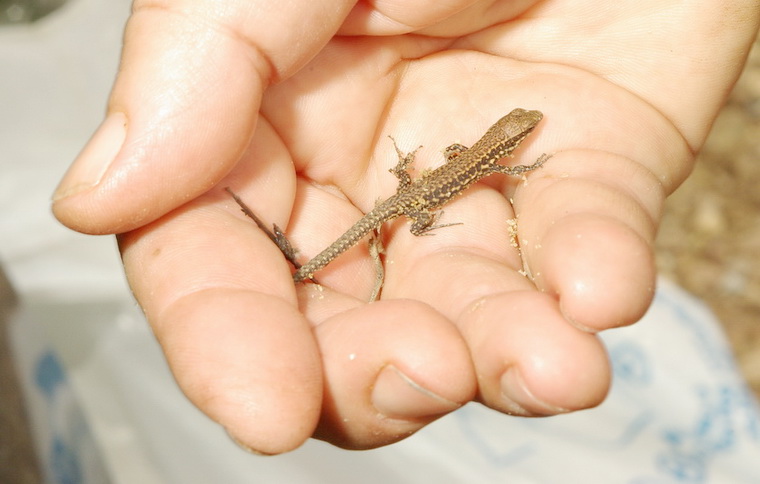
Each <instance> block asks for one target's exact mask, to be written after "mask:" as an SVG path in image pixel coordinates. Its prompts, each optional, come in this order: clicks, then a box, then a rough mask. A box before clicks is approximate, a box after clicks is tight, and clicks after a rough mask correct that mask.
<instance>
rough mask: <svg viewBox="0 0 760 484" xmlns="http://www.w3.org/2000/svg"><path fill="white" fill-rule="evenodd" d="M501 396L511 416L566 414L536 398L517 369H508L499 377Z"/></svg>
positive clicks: (560, 409)
mask: <svg viewBox="0 0 760 484" xmlns="http://www.w3.org/2000/svg"><path fill="white" fill-rule="evenodd" d="M500 383H501V395H502V398H503V402H504V403H505V405H506V407H507V411H508V412H509V413H510V414H512V415H522V416H539V415H556V414H559V413H566V412H568V410H567V409H564V408H560V407H557V406H554V405H550V404H548V403H546V402H543V401H541V400H539V399H538V398H536V396H535V395H533V393H532V392H531V391H530V390H528V387H527V385H525V381H524V380H523V378H522V375H521V374H520V371H519V370H518V369H517V368H514V367H512V368H510V369H508V370H507V371H506V372H504V375H502V377H501V382H500Z"/></svg>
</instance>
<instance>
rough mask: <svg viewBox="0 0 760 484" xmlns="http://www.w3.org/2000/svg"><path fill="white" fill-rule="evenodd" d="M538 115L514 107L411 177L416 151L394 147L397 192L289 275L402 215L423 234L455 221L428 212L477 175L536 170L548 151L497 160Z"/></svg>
mask: <svg viewBox="0 0 760 484" xmlns="http://www.w3.org/2000/svg"><path fill="white" fill-rule="evenodd" d="M541 118H543V114H541V112H540V111H526V110H525V109H515V110H513V111H512V112H510V113H509V114H507V115H506V116H504V117H503V118H501V119H500V120H498V121H497V122H496V123H495V124H494V125H493V126H491V127H490V128H488V131H486V133H485V134H484V135H483V137H482V138H480V139H479V140H478V141H477V142H476V143H475V144H474V145H472V147H470V148H467V147H465V146H462V145H459V144H453V145H451V146H449V147H448V148H446V151H445V156H446V163H445V164H443V165H441V166H440V167H438V168H436V169H435V170H432V171H429V172H425V173H423V175H422V176H421V177H420V178H418V179H416V180H414V181H412V179H411V176H410V175H409V173H408V172H407V168H408V166H409V164H410V163H412V161H413V160H414V154H415V152H416V150H415V151H414V152H412V153H409V154H407V155H402V153H401V152H400V151H399V149H398V147H396V152H397V153H398V155H399V161H398V164H397V165H396V167H395V168H392V169H391V170H389V171H390V172H391V173H393V174H394V175H395V176H396V178H398V180H399V184H398V189H397V191H396V193H395V194H394V195H392V196H391V197H390V198H388V199H387V200H385V201H384V202H380V203H379V204H378V205H377V206H375V208H373V209H372V210H371V211H370V212H368V213H367V214H366V215H365V216H364V217H362V218H361V219H359V221H358V222H356V223H355V224H354V225H353V226H352V227H351V228H350V229H348V230H347V231H346V232H345V233H344V234H343V235H341V236H340V237H338V240H336V241H335V242H333V243H332V244H330V246H328V247H327V248H326V249H325V250H323V251H322V252H320V253H319V254H317V255H316V256H315V257H314V258H313V259H311V260H310V261H308V262H307V263H305V264H304V265H302V266H300V267H298V266H297V265H296V268H297V270H296V272H295V273H294V274H293V280H294V281H295V282H301V281H303V280H305V279H311V278H312V275H313V274H314V273H315V272H317V271H318V270H320V269H322V268H324V267H325V266H326V265H327V264H329V263H330V262H332V260H333V259H335V258H336V257H338V256H339V255H340V254H342V253H343V252H345V251H346V250H348V249H349V248H351V247H352V246H354V245H355V244H357V243H358V242H359V241H360V240H361V239H362V238H364V236H366V235H367V234H369V233H370V232H372V231H374V230H377V229H379V228H380V226H382V224H383V223H385V222H387V221H389V220H392V219H394V218H396V217H398V216H400V215H406V216H407V217H408V218H410V219H412V225H411V227H410V231H411V232H412V233H413V234H414V235H423V234H425V233H426V232H429V231H430V230H433V229H436V228H439V227H445V226H447V225H455V224H442V225H437V224H436V222H437V220H438V218H439V217H440V214H441V212H432V211H433V210H435V209H437V208H439V207H441V206H443V205H444V204H445V203H447V202H448V201H449V200H451V199H452V198H454V197H456V196H457V195H459V194H461V193H462V192H463V191H464V190H465V189H466V188H467V187H469V186H470V185H472V184H473V183H475V182H477V181H478V180H480V179H481V178H484V177H486V176H488V175H491V174H493V173H503V174H505V175H520V174H522V173H525V172H528V171H531V170H535V169H536V168H538V167H539V166H541V165H542V164H543V163H544V162H545V161H546V160H547V159H548V158H549V157H548V156H547V155H541V157H540V158H539V159H538V160H536V162H535V163H533V164H532V165H518V166H514V167H509V166H504V165H500V164H498V161H499V160H501V159H502V158H504V157H507V156H510V154H511V153H512V152H513V151H514V150H515V148H517V147H518V146H519V145H520V143H522V141H523V140H524V139H525V137H526V136H528V134H530V132H531V131H533V129H534V128H535V127H536V125H537V124H538V122H539V121H541ZM391 139H392V138H391ZM394 146H395V141H394ZM418 149H419V148H418ZM277 239H279V240H282V239H284V236H281V234H280V235H278V236H277ZM273 240H274V239H273ZM283 242H284V240H283ZM275 243H277V244H278V246H280V249H281V250H283V253H286V255H287V251H292V248H291V247H290V245H289V244H286V245H285V246H283V245H281V243H280V242H275Z"/></svg>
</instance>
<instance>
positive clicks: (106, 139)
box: [53, 113, 127, 200]
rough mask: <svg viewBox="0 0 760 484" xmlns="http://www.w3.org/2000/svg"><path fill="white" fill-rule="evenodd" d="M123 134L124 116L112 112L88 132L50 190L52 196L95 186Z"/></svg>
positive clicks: (55, 196)
mask: <svg viewBox="0 0 760 484" xmlns="http://www.w3.org/2000/svg"><path fill="white" fill-rule="evenodd" d="M126 136H127V117H126V116H125V115H124V114H123V113H112V114H110V115H108V117H107V118H106V119H105V120H104V121H103V123H102V124H101V125H100V127H99V128H98V129H97V131H95V134H93V135H92V138H90V141H89V142H88V143H87V145H86V146H85V147H84V149H83V150H82V152H81V153H79V156H77V159H76V160H75V161H74V163H73V164H72V165H71V167H70V168H69V170H68V171H67V172H66V174H65V175H64V176H63V179H62V180H61V183H60V184H59V185H58V188H56V190H55V193H53V200H60V199H62V198H66V197H70V196H72V195H76V194H77V193H81V192H83V191H85V190H88V189H91V188H93V187H95V186H96V185H97V184H98V183H100V180H101V179H102V178H103V175H104V174H105V172H106V170H107V169H108V167H109V165H110V164H111V162H112V161H113V160H114V158H116V155H117V154H118V153H119V150H120V149H121V146H122V145H123V144H124V139H125V138H126Z"/></svg>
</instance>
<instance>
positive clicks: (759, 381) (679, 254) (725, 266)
mask: <svg viewBox="0 0 760 484" xmlns="http://www.w3.org/2000/svg"><path fill="white" fill-rule="evenodd" d="M657 263H658V266H659V270H660V273H661V274H663V275H665V276H666V277H668V278H670V279H672V280H674V281H676V282H677V283H678V284H679V285H681V287H683V288H685V289H686V290H688V291H690V292H691V293H693V294H695V295H696V296H698V297H700V298H701V299H703V300H704V301H705V302H706V303H707V304H708V305H709V306H710V307H711V308H712V309H713V311H715V313H716V314H717V315H718V318H719V319H720V320H721V322H722V323H723V325H724V327H725V329H726V331H727V333H728V336H729V339H730V340H731V344H732V345H733V347H734V350H735V353H736V357H737V359H738V360H739V365H740V366H741V369H742V372H743V373H744V375H745V376H746V378H747V379H748V381H749V383H750V385H751V386H752V389H753V390H754V392H755V395H757V396H758V397H759V398H760V37H759V38H758V39H757V40H756V41H755V45H754V48H753V50H752V53H751V54H750V58H749V61H748V63H747V66H746V68H745V70H744V73H743V74H742V77H741V79H740V80H739V83H738V84H737V85H736V87H735V88H734V90H733V92H732V93H731V97H730V99H729V101H728V103H727V104H726V106H725V108H724V109H723V111H722V112H721V114H720V116H719V117H718V119H717V121H716V122H715V125H714V127H713V131H712V133H711V134H710V137H709V138H708V140H707V144H706V145H705V147H704V149H703V150H702V152H701V154H700V155H699V158H698V161H697V165H696V167H695V168H694V172H693V173H692V175H691V176H690V177H689V179H688V180H687V181H686V182H685V183H684V184H683V185H682V186H681V187H680V188H679V189H678V190H676V192H675V193H674V194H673V195H672V196H671V197H669V198H668V200H667V202H666V205H665V214H664V218H663V220H662V225H661V227H660V232H659V235H658V238H657Z"/></svg>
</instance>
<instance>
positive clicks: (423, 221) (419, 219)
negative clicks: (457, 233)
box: [407, 210, 462, 236]
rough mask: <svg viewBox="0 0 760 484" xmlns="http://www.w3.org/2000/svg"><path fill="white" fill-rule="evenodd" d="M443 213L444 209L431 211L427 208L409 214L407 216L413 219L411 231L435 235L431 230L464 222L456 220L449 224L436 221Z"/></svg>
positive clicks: (418, 234) (414, 233) (417, 234)
mask: <svg viewBox="0 0 760 484" xmlns="http://www.w3.org/2000/svg"><path fill="white" fill-rule="evenodd" d="M442 215H443V210H440V211H438V212H434V213H430V212H428V211H427V210H422V211H419V212H415V213H410V214H407V216H408V217H409V218H411V219H412V226H411V227H409V231H410V232H411V233H412V234H413V235H416V236H420V235H435V234H431V233H430V232H431V231H433V230H435V229H440V228H443V227H450V226H452V225H462V222H454V223H448V224H439V223H436V222H438V220H439V219H440V218H441V216H442Z"/></svg>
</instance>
